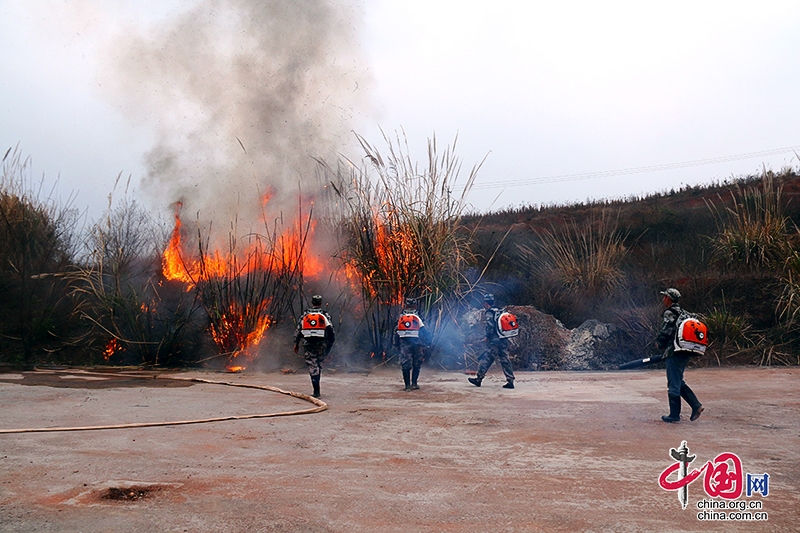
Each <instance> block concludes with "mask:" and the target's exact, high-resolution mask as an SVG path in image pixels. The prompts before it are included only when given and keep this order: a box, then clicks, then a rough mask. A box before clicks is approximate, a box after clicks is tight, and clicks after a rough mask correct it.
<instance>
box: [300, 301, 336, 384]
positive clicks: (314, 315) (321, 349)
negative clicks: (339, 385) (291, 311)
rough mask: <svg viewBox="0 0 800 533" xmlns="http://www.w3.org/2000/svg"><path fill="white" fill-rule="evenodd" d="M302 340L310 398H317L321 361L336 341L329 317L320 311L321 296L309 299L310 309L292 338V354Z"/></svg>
mask: <svg viewBox="0 0 800 533" xmlns="http://www.w3.org/2000/svg"><path fill="white" fill-rule="evenodd" d="M301 339H302V340H303V356H304V357H305V360H306V366H307V367H308V374H309V375H310V376H311V386H312V387H313V388H314V392H313V394H312V396H314V398H319V378H320V373H321V372H322V361H323V360H324V359H325V357H327V356H328V354H329V353H330V351H331V348H332V347H333V343H334V341H335V340H336V337H335V334H334V332H333V322H332V321H331V317H330V316H329V315H328V313H326V312H325V311H323V310H322V296H320V295H318V294H315V295H314V296H312V297H311V308H310V309H307V310H306V312H305V313H303V316H302V317H300V320H299V321H298V323H297V331H296V333H295V336H294V353H298V351H299V347H300V340H301Z"/></svg>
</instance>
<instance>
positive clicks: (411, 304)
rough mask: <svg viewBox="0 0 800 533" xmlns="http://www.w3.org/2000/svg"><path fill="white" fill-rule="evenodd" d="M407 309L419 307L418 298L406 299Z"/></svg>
mask: <svg viewBox="0 0 800 533" xmlns="http://www.w3.org/2000/svg"><path fill="white" fill-rule="evenodd" d="M406 307H408V308H412V307H417V299H416V298H406Z"/></svg>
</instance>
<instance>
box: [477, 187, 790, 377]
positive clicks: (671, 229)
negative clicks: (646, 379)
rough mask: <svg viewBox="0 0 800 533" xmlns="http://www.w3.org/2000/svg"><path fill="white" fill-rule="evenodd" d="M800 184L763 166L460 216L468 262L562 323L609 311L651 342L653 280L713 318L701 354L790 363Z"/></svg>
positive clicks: (502, 292)
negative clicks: (662, 187) (633, 192)
mask: <svg viewBox="0 0 800 533" xmlns="http://www.w3.org/2000/svg"><path fill="white" fill-rule="evenodd" d="M799 196H800V176H798V175H797V173H796V172H794V171H784V172H782V173H780V174H775V173H771V172H767V173H766V174H765V175H763V176H751V177H746V178H741V179H737V180H733V181H731V182H726V183H720V184H714V185H711V186H708V187H687V188H684V189H681V190H677V191H668V192H663V193H660V194H653V195H651V196H647V197H643V198H631V199H624V200H609V201H605V202H593V203H581V204H575V205H557V206H539V207H527V208H519V209H509V210H504V211H499V212H494V213H490V214H487V215H482V216H478V215H472V216H469V217H466V218H465V219H464V223H465V225H466V227H467V228H468V229H469V230H470V231H472V232H474V248H473V251H474V252H475V254H476V259H475V261H474V266H475V272H476V273H477V272H480V271H482V270H483V269H484V268H486V272H485V274H484V277H483V278H482V281H483V282H485V283H486V285H487V286H488V287H490V288H491V290H492V291H494V292H495V294H496V295H497V296H498V298H499V299H500V301H501V303H503V304H516V305H533V306H534V307H536V308H537V309H540V310H541V311H543V312H545V313H548V314H552V315H554V316H555V317H556V318H557V319H559V320H560V321H562V322H563V323H564V324H565V325H566V326H567V327H576V326H578V325H579V324H581V323H582V322H584V321H585V320H588V319H598V320H602V321H606V322H611V323H615V324H617V325H619V326H620V327H622V328H623V329H624V330H626V331H627V332H628V334H629V335H630V336H631V341H632V342H634V343H636V345H637V346H640V347H641V349H642V350H644V351H648V350H652V349H653V348H652V339H653V338H654V328H655V327H656V325H657V323H658V316H659V313H660V310H661V308H660V298H659V295H658V292H659V291H660V290H663V289H665V288H667V287H675V288H677V289H679V290H680V291H681V293H682V294H683V299H682V303H683V304H684V307H685V308H686V309H688V310H691V311H693V312H698V313H702V314H703V315H705V316H706V318H707V320H708V322H709V325H710V327H711V328H712V331H711V338H712V346H711V350H710V351H711V353H712V356H711V357H707V358H706V362H707V363H714V364H717V363H719V364H725V363H761V364H798V363H799V362H800V343H799V342H798V330H797V327H796V325H795V323H794V320H792V318H793V317H794V316H795V314H796V313H797V296H796V295H797V294H800V293H798V292H797V291H798V285H797V280H798V279H799V278H798V275H797V274H798V272H800V271H799V270H798V268H800V261H798V252H797V250H798V246H797V245H798V229H797V226H798V224H800V198H798V197H799ZM490 258H491V261H490V262H489V259H490ZM487 262H488V263H489V265H488V267H486V264H487Z"/></svg>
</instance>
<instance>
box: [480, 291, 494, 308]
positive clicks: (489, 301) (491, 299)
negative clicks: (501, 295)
mask: <svg viewBox="0 0 800 533" xmlns="http://www.w3.org/2000/svg"><path fill="white" fill-rule="evenodd" d="M483 301H484V302H486V303H487V304H489V305H492V304H494V294H492V293H490V292H487V293H486V294H484V295H483Z"/></svg>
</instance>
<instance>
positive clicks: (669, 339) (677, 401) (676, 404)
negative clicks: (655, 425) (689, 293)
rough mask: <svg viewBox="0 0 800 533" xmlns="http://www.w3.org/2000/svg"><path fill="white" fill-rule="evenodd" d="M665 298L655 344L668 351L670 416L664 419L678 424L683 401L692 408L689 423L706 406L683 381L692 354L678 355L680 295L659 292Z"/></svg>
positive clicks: (673, 290)
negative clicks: (677, 337)
mask: <svg viewBox="0 0 800 533" xmlns="http://www.w3.org/2000/svg"><path fill="white" fill-rule="evenodd" d="M659 294H661V295H662V296H663V302H664V307H665V310H664V314H663V315H662V318H661V328H660V329H659V331H658V337H656V344H657V345H658V348H659V349H660V350H665V352H664V356H665V362H666V365H667V396H668V398H669V414H668V415H664V416H662V417H661V420H663V421H664V422H678V421H680V419H681V398H683V399H684V400H686V403H688V404H689V406H690V407H691V408H692V414H691V415H690V417H689V420H691V421H692V422H694V421H695V420H697V419H698V418H700V414H701V413H702V412H703V411H704V408H703V405H702V404H701V403H700V401H699V400H698V399H697V396H695V394H694V392H693V391H692V389H690V388H689V385H687V384H686V382H685V381H683V372H684V370H686V365H687V364H688V363H689V358H690V357H691V352H685V351H675V345H674V341H675V335H677V333H678V332H677V329H678V327H677V320H678V316H679V315H680V314H681V306H680V304H679V303H678V301H679V300H680V299H681V293H680V292H679V291H678V289H673V288H669V289H667V290H665V291H662V292H660V293H659Z"/></svg>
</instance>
